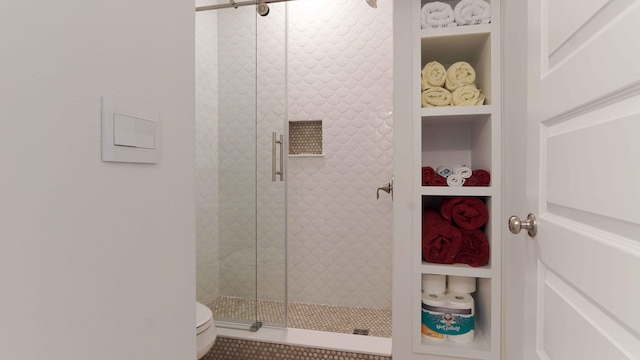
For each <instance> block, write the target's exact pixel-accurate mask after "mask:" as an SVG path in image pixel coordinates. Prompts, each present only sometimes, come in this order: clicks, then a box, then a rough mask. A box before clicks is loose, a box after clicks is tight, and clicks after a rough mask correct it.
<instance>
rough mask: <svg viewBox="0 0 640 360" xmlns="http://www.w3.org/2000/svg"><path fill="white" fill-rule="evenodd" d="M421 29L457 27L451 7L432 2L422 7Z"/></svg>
mask: <svg viewBox="0 0 640 360" xmlns="http://www.w3.org/2000/svg"><path fill="white" fill-rule="evenodd" d="M421 17H422V21H421V23H422V28H423V29H428V28H439V27H449V26H457V25H458V24H456V22H455V15H454V12H453V9H452V8H451V5H449V4H445V3H443V2H439V1H434V2H430V3H426V4H425V5H424V6H423V7H422V16H421Z"/></svg>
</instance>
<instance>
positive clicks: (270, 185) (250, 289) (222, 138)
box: [212, 4, 286, 330]
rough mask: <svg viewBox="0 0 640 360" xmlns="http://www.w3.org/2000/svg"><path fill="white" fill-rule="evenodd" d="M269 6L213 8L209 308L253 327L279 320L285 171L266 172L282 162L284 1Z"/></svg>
mask: <svg viewBox="0 0 640 360" xmlns="http://www.w3.org/2000/svg"><path fill="white" fill-rule="evenodd" d="M271 7H272V8H271V10H270V13H269V16H268V17H261V16H258V15H257V13H256V8H255V7H254V6H244V7H239V8H238V9H233V8H231V9H222V10H218V11H217V35H218V36H217V54H218V57H217V61H218V64H217V70H218V71H217V72H218V77H217V78H218V86H217V90H218V91H217V96H218V124H217V125H218V183H219V185H218V211H219V214H218V224H219V229H218V235H219V236H218V254H219V257H218V267H219V269H218V270H219V271H218V277H219V286H218V296H217V297H216V301H214V303H213V306H212V308H213V311H214V316H215V317H216V318H217V319H218V320H219V321H220V323H222V320H223V321H224V322H230V323H241V324H250V325H252V328H253V329H254V330H255V329H256V328H257V327H259V326H260V323H267V324H270V325H275V326H278V325H280V326H285V325H286V274H285V269H286V267H285V255H286V247H285V244H286V240H285V238H286V225H285V223H286V199H285V197H286V191H285V183H286V181H285V178H286V176H282V180H281V176H279V175H278V176H276V179H275V181H274V180H273V172H274V171H276V172H281V173H282V174H283V175H284V173H285V172H284V169H283V165H284V164H286V161H285V160H286V156H285V155H284V154H283V151H286V146H285V144H284V141H282V142H280V141H279V140H280V135H284V133H285V118H286V96H285V94H286V92H285V87H286V85H285V77H286V75H285V66H284V63H285V61H286V58H285V41H284V40H285V38H284V36H285V33H284V29H285V27H284V19H285V7H284V4H282V6H277V7H276V6H271ZM274 32H275V35H274ZM274 132H276V134H277V136H276V139H277V140H278V143H276V144H274V143H273V135H272V134H273V133H274ZM284 138H285V137H284V136H283V140H284ZM274 145H275V146H274ZM274 151H275V152H274ZM274 157H275V166H276V168H274V167H273V165H274ZM281 159H282V162H281ZM280 164H283V165H282V166H281V165H280Z"/></svg>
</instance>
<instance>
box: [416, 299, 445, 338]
mask: <svg viewBox="0 0 640 360" xmlns="http://www.w3.org/2000/svg"><path fill="white" fill-rule="evenodd" d="M448 304H449V300H447V297H446V296H445V295H444V294H424V295H422V336H423V337H424V338H425V339H429V341H433V342H443V341H444V340H445V339H446V338H447V336H446V335H445V334H442V333H440V332H438V331H437V330H434V329H435V328H436V327H437V326H438V325H439V322H440V319H441V318H442V312H443V311H446V310H447V306H448Z"/></svg>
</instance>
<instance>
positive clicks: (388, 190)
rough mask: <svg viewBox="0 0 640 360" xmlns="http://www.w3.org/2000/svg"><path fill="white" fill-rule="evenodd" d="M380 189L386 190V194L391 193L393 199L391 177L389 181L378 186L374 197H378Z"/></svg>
mask: <svg viewBox="0 0 640 360" xmlns="http://www.w3.org/2000/svg"><path fill="white" fill-rule="evenodd" d="M380 190H382V191H384V192H386V193H387V194H391V199H393V179H391V182H390V183H388V184H386V185H384V186H381V187H379V188H378V190H377V191H376V199H380Z"/></svg>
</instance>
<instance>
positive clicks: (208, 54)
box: [195, 11, 218, 304]
mask: <svg viewBox="0 0 640 360" xmlns="http://www.w3.org/2000/svg"><path fill="white" fill-rule="evenodd" d="M217 31H218V24H217V14H216V12H215V11H206V12H199V13H197V14H196V34H197V36H196V139H195V140H196V298H197V299H198V301H201V302H203V303H205V304H207V303H209V302H211V300H213V299H214V298H215V297H216V296H217V295H218V236H217V234H218V126H217V117H218V55H217V50H218V45H217Z"/></svg>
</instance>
